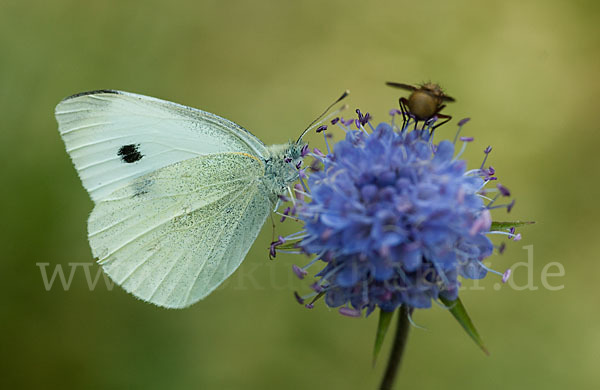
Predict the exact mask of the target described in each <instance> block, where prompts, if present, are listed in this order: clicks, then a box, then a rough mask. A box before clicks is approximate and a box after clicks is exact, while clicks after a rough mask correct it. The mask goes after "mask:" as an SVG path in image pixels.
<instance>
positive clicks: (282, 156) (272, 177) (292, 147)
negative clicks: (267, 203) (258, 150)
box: [263, 141, 308, 203]
mask: <svg viewBox="0 0 600 390" xmlns="http://www.w3.org/2000/svg"><path fill="white" fill-rule="evenodd" d="M267 149H268V151H269V155H268V156H267V157H266V158H265V176H264V181H263V182H264V185H265V186H266V190H267V192H268V193H269V198H270V199H271V201H272V202H273V203H275V202H276V201H277V198H278V196H279V195H283V194H284V193H285V192H286V191H287V188H288V186H289V185H290V184H291V183H293V182H295V181H296V180H298V178H299V177H300V174H301V171H302V160H303V159H304V157H305V156H306V154H307V153H308V144H306V143H305V142H303V141H299V142H293V141H290V142H288V143H286V144H281V145H271V146H269V147H268V148H267Z"/></svg>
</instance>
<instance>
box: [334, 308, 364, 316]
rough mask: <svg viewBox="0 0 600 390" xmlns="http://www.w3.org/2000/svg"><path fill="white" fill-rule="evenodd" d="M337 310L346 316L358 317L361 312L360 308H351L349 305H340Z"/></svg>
mask: <svg viewBox="0 0 600 390" xmlns="http://www.w3.org/2000/svg"><path fill="white" fill-rule="evenodd" d="M338 311H339V313H340V314H341V315H343V316H346V317H360V315H361V314H362V312H361V311H360V310H357V309H352V308H350V307H340V309H339V310H338Z"/></svg>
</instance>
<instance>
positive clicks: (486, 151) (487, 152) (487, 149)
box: [481, 146, 492, 169]
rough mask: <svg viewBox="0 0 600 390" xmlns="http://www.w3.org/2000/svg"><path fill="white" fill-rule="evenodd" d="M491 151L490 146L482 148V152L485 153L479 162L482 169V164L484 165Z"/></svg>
mask: <svg viewBox="0 0 600 390" xmlns="http://www.w3.org/2000/svg"><path fill="white" fill-rule="evenodd" d="M491 151H492V147H491V146H488V147H487V148H485V149H484V151H483V153H485V157H484V158H483V162H482V163H481V169H483V166H484V165H485V162H486V161H487V158H488V155H489V154H490V152H491Z"/></svg>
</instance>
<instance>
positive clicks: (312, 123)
mask: <svg viewBox="0 0 600 390" xmlns="http://www.w3.org/2000/svg"><path fill="white" fill-rule="evenodd" d="M348 95H350V91H349V90H345V91H344V93H343V94H342V96H340V97H339V98H337V100H336V101H335V102H333V103H331V104H330V105H329V106H328V107H327V109H326V110H325V111H323V113H322V114H321V115H319V116H318V117H317V119H315V120H314V121H312V122H311V123H310V125H308V126H307V127H306V129H305V130H304V131H303V132H302V134H301V135H300V137H298V141H296V143H300V141H301V140H302V137H304V136H305V135H306V133H308V132H309V131H310V130H311V129H312V128H313V127H314V126H315V124H316V123H319V122H320V121H321V119H323V117H324V116H325V115H327V113H328V112H329V110H331V108H332V107H333V106H335V105H336V104H338V103H339V102H341V101H342V100H344V99H345V98H346V97H347V96H348Z"/></svg>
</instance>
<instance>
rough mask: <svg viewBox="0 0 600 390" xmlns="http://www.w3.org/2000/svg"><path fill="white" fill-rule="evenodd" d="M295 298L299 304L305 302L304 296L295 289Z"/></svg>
mask: <svg viewBox="0 0 600 390" xmlns="http://www.w3.org/2000/svg"><path fill="white" fill-rule="evenodd" d="M294 298H296V301H298V303H299V304H301V305H302V304H303V303H304V299H302V297H301V296H300V294H298V292H297V291H294Z"/></svg>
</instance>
